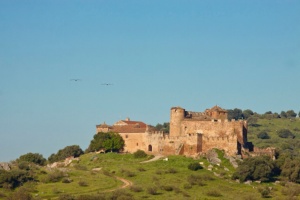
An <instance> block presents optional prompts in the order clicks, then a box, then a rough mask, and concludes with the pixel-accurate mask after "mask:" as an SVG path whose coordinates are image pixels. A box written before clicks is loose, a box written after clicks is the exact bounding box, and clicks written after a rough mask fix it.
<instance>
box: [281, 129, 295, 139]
mask: <svg viewBox="0 0 300 200" xmlns="http://www.w3.org/2000/svg"><path fill="white" fill-rule="evenodd" d="M277 134H278V136H279V137H281V138H292V139H294V138H295V135H294V134H293V133H292V132H291V131H290V130H289V129H280V130H279V131H278V132H277Z"/></svg>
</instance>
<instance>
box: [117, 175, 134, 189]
mask: <svg viewBox="0 0 300 200" xmlns="http://www.w3.org/2000/svg"><path fill="white" fill-rule="evenodd" d="M116 179H118V180H120V181H122V182H123V183H124V185H122V186H121V188H127V187H129V186H132V182H131V181H129V180H127V179H124V178H121V177H117V176H116Z"/></svg>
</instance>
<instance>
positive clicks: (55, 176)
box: [45, 170, 64, 183]
mask: <svg viewBox="0 0 300 200" xmlns="http://www.w3.org/2000/svg"><path fill="white" fill-rule="evenodd" d="M63 177H64V173H63V172H62V171H59V170H55V171H53V172H51V173H49V174H48V175H47V178H46V179H45V182H46V183H49V182H50V183H55V182H58V181H60V180H61V179H62V178H63Z"/></svg>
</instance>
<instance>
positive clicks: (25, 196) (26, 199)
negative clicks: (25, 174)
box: [7, 188, 33, 200]
mask: <svg viewBox="0 0 300 200" xmlns="http://www.w3.org/2000/svg"><path fill="white" fill-rule="evenodd" d="M20 199H22V200H33V197H32V195H31V194H30V193H29V192H28V191H27V190H26V189H24V188H20V189H19V190H17V191H15V192H14V193H12V194H11V195H10V196H9V197H7V200H20Z"/></svg>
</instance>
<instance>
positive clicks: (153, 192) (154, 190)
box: [147, 186, 158, 195]
mask: <svg viewBox="0 0 300 200" xmlns="http://www.w3.org/2000/svg"><path fill="white" fill-rule="evenodd" d="M147 192H148V194H151V195H157V194H158V193H157V188H156V187H154V186H153V187H148V188H147Z"/></svg>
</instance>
